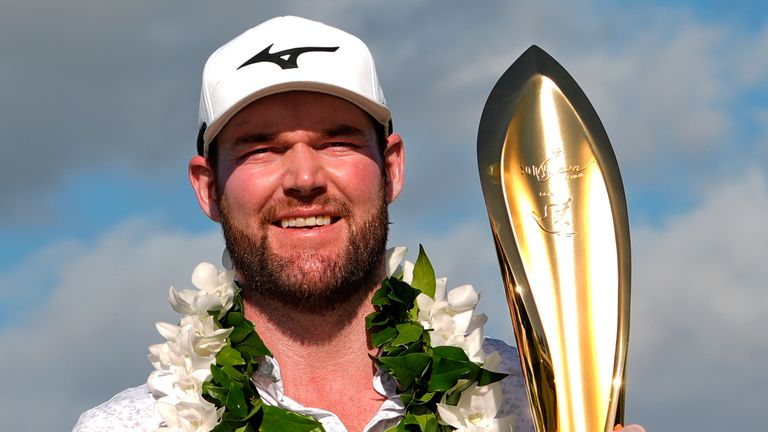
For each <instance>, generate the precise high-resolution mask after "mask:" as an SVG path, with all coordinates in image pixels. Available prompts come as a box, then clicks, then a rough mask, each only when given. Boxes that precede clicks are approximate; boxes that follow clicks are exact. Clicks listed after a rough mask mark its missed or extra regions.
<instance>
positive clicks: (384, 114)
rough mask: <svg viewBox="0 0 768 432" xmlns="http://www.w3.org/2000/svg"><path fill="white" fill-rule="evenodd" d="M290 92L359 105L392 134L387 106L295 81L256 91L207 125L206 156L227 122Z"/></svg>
mask: <svg viewBox="0 0 768 432" xmlns="http://www.w3.org/2000/svg"><path fill="white" fill-rule="evenodd" d="M289 91H310V92H316V93H323V94H328V95H331V96H336V97H339V98H342V99H344V100H347V101H349V102H351V103H353V104H355V105H357V106H358V107H359V108H360V109H362V110H363V111H365V112H367V113H368V114H370V115H371V116H372V117H373V118H374V119H375V120H376V121H378V122H379V123H381V124H382V125H383V126H384V128H385V131H386V132H387V133H389V132H391V131H387V130H386V128H387V125H388V124H389V121H390V119H391V118H392V114H391V112H390V111H389V108H387V107H386V106H385V105H383V104H380V103H377V102H375V101H373V100H371V99H368V98H367V97H365V96H363V95H361V94H359V93H355V92H353V91H351V90H348V89H345V88H343V87H338V86H335V85H332V84H328V83H321V82H313V81H293V82H285V83H278V84H274V85H271V86H268V87H260V88H259V89H258V90H255V91H253V92H251V93H246V95H245V96H244V97H243V98H241V99H240V100H239V101H237V102H236V103H234V104H233V105H232V107H231V108H229V109H228V110H227V111H225V112H224V113H223V114H221V115H220V116H219V117H218V118H216V119H215V120H214V121H213V122H211V124H209V125H207V127H206V129H205V132H204V133H203V145H204V152H205V155H206V156H207V154H208V145H209V144H210V143H211V141H213V139H214V138H215V137H216V135H218V134H219V132H221V129H222V128H223V127H224V125H226V124H227V122H228V121H229V120H231V119H232V117H234V116H235V115H236V114H237V113H238V112H240V110H242V109H243V108H245V107H246V106H248V105H249V104H250V103H252V102H254V101H256V100H258V99H261V98H263V97H266V96H270V95H273V94H277V93H285V92H289Z"/></svg>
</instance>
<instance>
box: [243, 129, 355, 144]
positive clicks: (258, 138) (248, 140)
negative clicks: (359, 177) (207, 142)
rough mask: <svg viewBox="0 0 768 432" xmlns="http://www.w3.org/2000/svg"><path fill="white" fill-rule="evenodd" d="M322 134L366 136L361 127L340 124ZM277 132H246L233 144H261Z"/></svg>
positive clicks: (329, 136)
mask: <svg viewBox="0 0 768 432" xmlns="http://www.w3.org/2000/svg"><path fill="white" fill-rule="evenodd" d="M321 133H322V135H323V136H324V137H326V138H334V137H339V136H356V137H361V138H367V137H368V134H366V133H365V132H364V131H363V130H362V129H360V128H358V127H355V126H351V125H346V124H341V125H338V126H333V127H330V128H327V129H324V130H323V131H322V132H321ZM277 136H278V133H263V132H256V133H251V134H246V135H242V136H240V137H238V138H237V139H235V142H234V144H235V145H243V144H263V143H268V142H272V141H274V140H275V139H277Z"/></svg>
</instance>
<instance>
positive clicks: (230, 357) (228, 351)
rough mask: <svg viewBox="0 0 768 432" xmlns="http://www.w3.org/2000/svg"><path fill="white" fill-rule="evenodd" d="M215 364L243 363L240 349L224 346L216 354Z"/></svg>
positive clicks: (230, 364)
mask: <svg viewBox="0 0 768 432" xmlns="http://www.w3.org/2000/svg"><path fill="white" fill-rule="evenodd" d="M216 364H217V365H220V366H239V365H244V364H245V360H243V357H242V356H241V355H240V351H238V350H236V349H233V348H232V347H229V346H225V347H224V348H222V349H221V351H219V353H218V354H216Z"/></svg>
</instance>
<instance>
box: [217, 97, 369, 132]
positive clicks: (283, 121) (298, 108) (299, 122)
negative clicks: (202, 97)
mask: <svg viewBox="0 0 768 432" xmlns="http://www.w3.org/2000/svg"><path fill="white" fill-rule="evenodd" d="M339 126H351V127H354V128H357V129H360V130H361V131H363V132H364V133H366V134H367V135H369V136H370V137H373V136H374V125H373V120H372V119H371V117H370V115H368V114H367V113H366V112H365V111H363V110H362V109H360V108H359V107H358V106H357V105H355V104H353V103H351V102H349V101H346V100H344V99H341V98H339V97H336V96H331V95H327V94H323V93H315V92H305V91H292V92H286V93H278V94H274V95H270V96H266V97H263V98H261V99H258V100H256V101H254V102H252V103H251V104H249V105H248V106H246V107H245V108H243V109H242V110H240V112H238V113H237V114H236V115H235V116H234V117H232V119H230V120H229V122H227V124H226V125H225V126H224V127H223V128H222V130H221V132H220V133H219V135H218V138H217V140H218V141H219V142H220V143H224V142H233V141H234V140H236V139H237V138H238V137H239V136H241V135H243V134H251V133H265V134H279V133H281V132H286V131H294V130H307V131H324V130H329V129H333V128H337V127H339Z"/></svg>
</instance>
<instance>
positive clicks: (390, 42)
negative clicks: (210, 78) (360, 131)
mask: <svg viewBox="0 0 768 432" xmlns="http://www.w3.org/2000/svg"><path fill="white" fill-rule="evenodd" d="M514 3H520V2H502V1H486V2H459V1H427V0H422V1H413V2H392V1H370V2H357V1H353V0H336V1H333V2H323V3H322V5H321V4H320V2H298V1H286V2H281V3H280V6H276V5H273V4H256V2H252V1H228V2H210V1H196V0H195V1H193V0H190V1H185V2H174V3H173V4H171V2H158V1H153V0H135V1H130V2H128V1H123V2H104V1H94V0H69V1H66V2H55V1H50V0H3V1H2V13H0V55H1V56H2V60H0V83H2V84H0V100H2V101H3V103H2V105H0V130H2V132H3V134H2V135H3V139H2V141H1V142H0V151H1V152H2V156H0V184H1V185H3V193H2V205H1V206H0V239H1V242H0V346H1V347H2V350H3V354H2V356H0V369H2V370H3V371H4V376H3V383H4V388H5V389H4V391H3V392H1V394H0V419H1V420H0V422H2V424H3V430H13V431H32V430H34V431H46V432H47V431H51V432H53V431H62V430H69V429H70V428H71V427H72V425H73V424H74V422H75V421H76V419H77V416H78V415H79V413H80V412H81V411H83V410H85V409H87V408H89V407H92V406H94V405H96V404H98V403H101V402H103V401H105V400H107V399H108V398H109V397H111V396H112V395H113V394H115V393H116V392H118V391H120V390H122V389H123V388H126V387H129V386H135V385H138V384H140V383H142V382H143V381H144V380H145V379H146V376H147V374H148V373H149V371H150V366H149V364H148V362H147V361H146V346H147V345H149V344H151V343H156V342H158V341H159V340H160V337H159V335H157V333H156V332H155V330H154V327H153V325H152V324H153V323H154V322H155V321H160V320H167V321H171V320H175V317H174V315H173V314H172V313H171V311H170V308H169V306H168V304H167V302H166V294H167V288H168V286H169V285H175V286H178V287H188V286H189V285H190V283H189V282H188V281H189V274H190V272H191V270H192V268H193V267H194V265H195V264H196V263H197V262H199V261H202V260H209V261H213V262H217V261H218V259H219V257H220V251H221V240H220V239H219V237H220V235H219V230H218V227H217V226H215V225H214V224H212V223H211V222H209V221H208V220H207V219H206V218H205V217H204V216H203V215H202V213H201V212H200V211H199V210H198V209H197V205H196V203H195V201H194V198H193V194H192V192H191V189H190V188H189V186H188V184H187V180H186V163H187V161H188V159H189V157H190V156H191V155H192V154H193V153H194V138H195V135H196V114H197V103H198V101H197V98H198V95H199V80H200V72H201V68H202V64H203V62H204V61H205V58H206V57H207V55H208V54H209V53H210V52H211V51H213V50H214V49H215V48H216V47H218V46H219V45H221V44H222V43H224V42H225V41H227V40H229V39H230V38H232V37H234V36H235V35H237V34H238V33H240V32H241V31H243V30H245V29H247V28H249V27H250V26H252V25H254V24H256V23H258V22H260V21H263V20H265V19H267V18H270V17H272V16H275V15H280V14H298V15H303V16H306V17H308V18H314V19H319V20H321V21H324V22H327V23H329V24H332V25H336V26H339V27H341V28H344V29H346V30H348V31H350V32H352V33H355V34H357V35H359V36H360V37H361V38H362V39H363V40H365V41H366V42H367V43H368V44H369V45H370V47H371V49H372V51H373V52H374V55H375V56H376V58H377V65H378V68H379V74H380V77H381V81H382V84H383V86H384V89H385V92H386V95H387V99H388V102H389V104H390V106H391V108H392V111H393V112H394V116H395V117H394V123H395V128H396V129H397V130H398V131H399V132H400V133H401V134H402V135H403V136H404V137H405V139H406V145H407V168H406V179H407V181H406V189H405V192H404V193H403V195H402V196H401V198H400V200H399V201H398V202H397V203H395V205H394V206H393V208H392V212H393V216H392V219H393V221H394V224H393V227H392V235H391V239H392V241H391V243H392V244H404V245H407V246H409V247H411V249H412V250H415V249H416V248H417V247H418V242H422V243H424V245H425V247H426V248H427V251H428V252H430V255H431V257H432V260H433V262H434V264H435V266H436V267H437V269H438V272H439V273H442V274H444V275H446V276H448V277H449V285H459V284H463V283H473V284H475V285H476V286H477V287H478V288H480V289H481V290H482V291H483V299H482V302H481V305H482V308H483V310H484V311H485V312H487V313H488V314H489V315H491V322H490V325H489V329H488V330H489V331H488V333H489V334H490V335H491V336H496V337H502V338H506V339H511V338H512V333H511V330H509V323H508V318H507V312H506V310H505V309H506V306H505V301H504V300H503V294H502V291H501V288H500V286H501V283H500V278H499V275H498V269H497V267H496V258H495V252H494V250H493V244H492V241H491V238H490V235H489V229H488V226H487V219H486V215H485V207H484V204H483V200H482V196H481V191H480V185H479V181H478V176H477V173H476V169H477V168H476V162H475V145H476V144H475V136H476V131H477V124H478V122H479V118H480V113H481V110H482V107H483V104H484V103H485V99H486V97H487V95H488V93H489V92H490V90H491V88H492V86H493V84H494V83H495V81H496V80H497V79H498V77H499V76H500V75H501V74H502V72H503V71H504V70H505V69H506V68H507V67H508V66H509V64H511V63H512V61H514V60H515V59H516V58H517V56H518V55H520V54H521V53H522V52H523V51H524V50H525V49H526V48H527V47H528V46H529V45H531V44H533V43H535V44H538V45H539V46H541V47H543V48H544V49H545V50H547V51H548V52H549V53H550V54H552V55H553V56H554V57H555V58H557V59H558V60H559V61H560V62H561V63H562V64H563V65H565V66H566V68H567V69H568V70H569V71H570V72H571V74H572V75H573V76H574V77H575V78H576V80H577V81H578V82H579V84H580V85H581V86H582V88H583V89H584V91H585V92H586V93H587V95H588V96H589V97H590V99H591V101H592V103H593V104H594V106H595V108H596V109H597V111H598V113H599V114H600V116H601V118H602V120H603V123H604V125H605V128H606V130H607V131H608V134H609V136H610V137H611V140H612V143H613V146H614V148H615V151H616V154H617V157H618V159H619V163H620V166H621V169H622V174H623V176H624V182H625V188H626V191H627V197H628V201H629V207H630V220H631V231H632V242H633V251H632V252H633V294H632V296H633V298H632V299H633V303H632V313H633V315H632V329H631V343H630V358H629V376H628V380H629V383H628V386H629V387H628V388H629V390H628V392H629V393H628V407H627V417H628V419H629V420H631V421H635V422H640V423H643V424H644V425H646V426H647V427H648V429H649V431H674V430H696V431H721V430H764V429H765V427H766V423H767V422H768V414H766V413H767V412H768V409H766V408H768V396H767V394H768V372H766V366H765V364H766V360H767V359H768V332H767V331H766V328H768V318H766V311H767V310H768V294H766V288H768V263H767V262H766V261H768V223H766V220H767V219H768V218H767V217H766V215H768V10H767V9H766V8H767V7H766V5H765V3H764V2H761V1H757V0H755V1H744V2H738V4H733V3H731V2H725V1H704V2H694V1H693V0H675V1H671V2H660V1H659V2H624V1H622V2H609V1H603V0H597V1H593V2H590V1H583V2H575V3H573V2H571V5H570V6H566V5H564V4H556V3H552V2H546V1H540V2H536V4H535V5H531V4H529V5H522V4H514ZM563 3H565V2H563ZM412 258H413V257H412Z"/></svg>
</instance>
